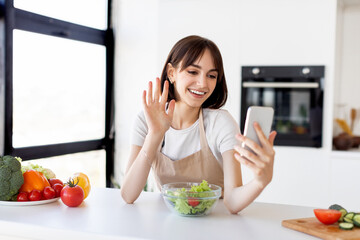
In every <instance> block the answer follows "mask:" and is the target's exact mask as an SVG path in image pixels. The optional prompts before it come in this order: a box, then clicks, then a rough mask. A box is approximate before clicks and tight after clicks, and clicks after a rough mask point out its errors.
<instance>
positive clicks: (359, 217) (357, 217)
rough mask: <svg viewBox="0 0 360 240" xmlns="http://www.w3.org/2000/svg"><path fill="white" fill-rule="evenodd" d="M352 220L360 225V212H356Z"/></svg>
mask: <svg viewBox="0 0 360 240" xmlns="http://www.w3.org/2000/svg"><path fill="white" fill-rule="evenodd" d="M352 220H353V223H354V225H355V226H356V227H360V213H356V214H355V215H354V217H353V219H352Z"/></svg>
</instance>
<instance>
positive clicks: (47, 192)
mask: <svg viewBox="0 0 360 240" xmlns="http://www.w3.org/2000/svg"><path fill="white" fill-rule="evenodd" d="M55 195H56V193H55V190H54V189H53V188H52V187H45V188H44V191H43V196H44V198H45V199H52V198H54V197H55Z"/></svg>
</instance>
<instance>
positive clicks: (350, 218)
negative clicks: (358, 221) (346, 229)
mask: <svg viewBox="0 0 360 240" xmlns="http://www.w3.org/2000/svg"><path fill="white" fill-rule="evenodd" d="M354 216H355V213H354V212H349V213H347V214H346V215H345V216H344V221H345V222H348V223H353V217H354Z"/></svg>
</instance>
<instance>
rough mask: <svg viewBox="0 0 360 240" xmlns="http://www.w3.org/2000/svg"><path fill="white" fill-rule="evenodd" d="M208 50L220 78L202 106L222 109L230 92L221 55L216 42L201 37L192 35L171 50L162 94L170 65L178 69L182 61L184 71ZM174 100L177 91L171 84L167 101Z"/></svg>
mask: <svg viewBox="0 0 360 240" xmlns="http://www.w3.org/2000/svg"><path fill="white" fill-rule="evenodd" d="M206 49H208V50H209V51H210V53H211V55H212V57H213V59H214V64H215V68H216V69H217V70H218V78H217V82H216V86H215V89H214V92H213V93H212V94H211V95H210V97H209V98H208V99H206V101H205V102H204V103H203V104H202V107H203V108H213V109H218V108H220V107H222V106H223V105H224V104H225V103H226V100H227V95H228V92H227V86H226V80H225V74H224V67H223V62H222V57H221V53H220V51H219V48H218V47H217V46H216V44H215V43H214V42H212V41H211V40H209V39H206V38H203V37H200V36H195V35H192V36H188V37H185V38H183V39H181V40H179V41H178V42H177V43H176V44H175V45H174V47H173V48H172V49H171V51H170V53H169V55H168V57H167V59H166V62H165V65H164V68H163V70H162V74H161V92H162V91H163V88H164V82H165V81H166V80H168V76H167V67H168V63H170V64H171V65H172V66H173V67H175V68H177V67H179V64H180V62H181V61H182V66H180V67H181V71H183V70H184V69H185V68H187V67H188V66H190V65H191V64H193V63H194V62H195V61H196V60H197V59H198V58H199V57H201V56H202V54H203V53H204V52H205V50H206ZM172 99H175V89H174V85H173V84H169V94H168V99H167V101H168V102H169V101H170V100H172ZM175 100H176V99H175Z"/></svg>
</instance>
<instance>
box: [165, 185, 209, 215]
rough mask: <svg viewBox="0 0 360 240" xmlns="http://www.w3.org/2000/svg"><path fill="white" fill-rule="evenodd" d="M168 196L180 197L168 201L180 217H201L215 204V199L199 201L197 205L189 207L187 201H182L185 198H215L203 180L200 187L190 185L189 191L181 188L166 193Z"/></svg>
mask: <svg viewBox="0 0 360 240" xmlns="http://www.w3.org/2000/svg"><path fill="white" fill-rule="evenodd" d="M168 195H171V196H176V197H180V198H168V199H169V200H170V201H171V202H172V203H171V204H172V205H173V207H174V209H175V211H177V212H178V213H179V214H181V215H202V214H204V213H205V212H206V211H207V210H208V209H210V208H211V207H212V206H213V204H214V203H215V202H216V199H204V200H199V204H198V205H197V206H195V207H193V206H191V205H189V202H188V200H187V199H184V198H187V197H190V198H194V199H196V198H203V197H213V196H215V194H214V193H213V192H211V188H210V187H209V185H208V183H207V181H205V180H203V181H202V183H201V184H200V185H197V186H196V185H192V186H191V189H190V190H186V189H185V188H182V189H178V190H176V191H174V192H168Z"/></svg>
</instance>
